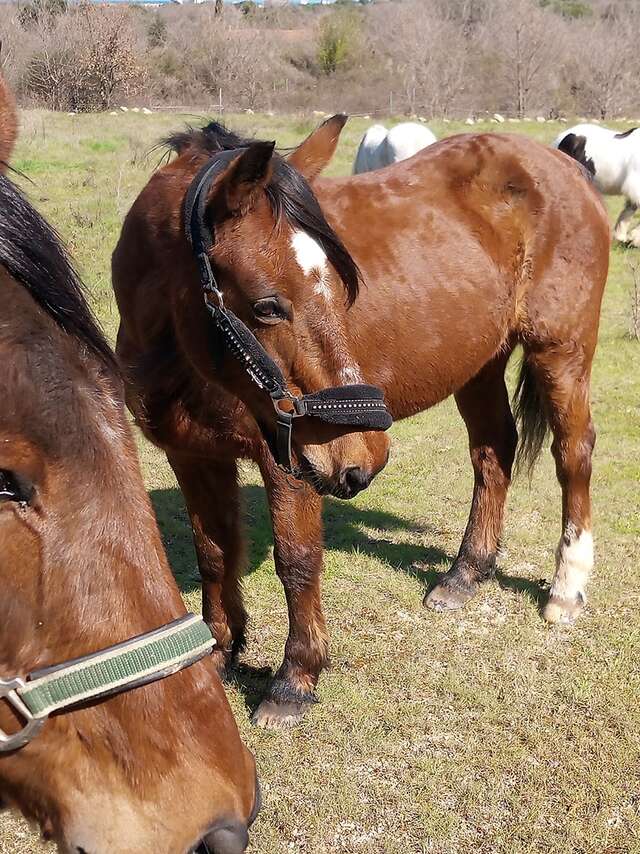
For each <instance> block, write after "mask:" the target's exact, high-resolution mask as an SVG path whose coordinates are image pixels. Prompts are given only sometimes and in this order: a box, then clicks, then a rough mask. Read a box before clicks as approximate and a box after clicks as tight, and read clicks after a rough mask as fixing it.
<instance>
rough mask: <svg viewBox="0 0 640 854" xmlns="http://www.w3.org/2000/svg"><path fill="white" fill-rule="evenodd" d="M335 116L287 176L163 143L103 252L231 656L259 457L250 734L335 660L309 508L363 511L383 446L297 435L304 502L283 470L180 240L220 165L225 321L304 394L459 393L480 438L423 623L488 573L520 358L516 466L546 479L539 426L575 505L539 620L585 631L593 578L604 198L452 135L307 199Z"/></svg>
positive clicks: (502, 150)
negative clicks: (186, 204) (260, 572)
mask: <svg viewBox="0 0 640 854" xmlns="http://www.w3.org/2000/svg"><path fill="white" fill-rule="evenodd" d="M344 121H345V118H344V117H340V116H336V117H334V118H333V119H330V120H328V121H327V122H325V124H324V125H322V126H321V127H320V128H319V129H318V130H316V131H315V132H314V133H312V134H311V136H310V137H308V138H307V139H306V140H305V141H304V142H303V143H302V144H301V145H300V146H299V147H298V148H297V149H296V150H295V151H294V152H293V153H292V154H291V156H290V157H289V158H288V160H286V161H285V160H283V159H282V158H281V157H279V156H278V155H277V154H274V153H273V144H265V143H261V142H252V141H250V140H243V139H240V138H238V137H237V136H235V135H234V134H232V133H230V132H229V131H227V130H225V129H224V128H222V127H221V126H220V125H217V124H215V123H213V124H210V125H209V126H207V127H206V128H204V129H202V130H189V131H187V132H185V133H183V134H178V135H176V136H174V137H173V138H172V139H170V140H169V144H170V146H171V148H172V149H173V150H174V151H175V152H176V153H177V155H178V156H177V158H176V159H174V160H173V161H172V162H170V163H169V164H167V165H166V166H164V167H163V168H162V169H160V170H159V171H157V172H156V174H154V175H153V177H152V178H151V180H150V181H149V183H148V184H147V186H146V188H145V189H144V190H143V191H142V193H141V194H140V196H139V197H138V199H137V201H136V202H135V203H134V205H133V208H132V210H131V211H130V213H129V215H128V216H127V219H126V221H125V223H124V227H123V231H122V235H121V238H120V241H119V243H118V246H117V248H116V251H115V253H114V257H113V280H114V286H115V291H116V296H117V300H118V305H119V308H120V313H121V316H122V322H121V326H120V332H119V337H118V348H117V351H118V354H119V356H120V359H121V361H122V364H123V365H124V366H125V369H126V371H127V374H128V378H129V389H128V400H129V403H130V406H131V408H132V409H133V411H134V412H135V414H136V416H137V420H138V423H139V424H140V425H141V427H142V429H143V430H144V432H145V434H146V435H147V436H148V437H149V438H151V439H152V440H153V441H154V442H155V443H157V444H158V445H160V446H161V447H163V448H164V449H165V450H166V452H167V455H168V458H169V462H170V463H171V465H172V467H173V469H174V471H175V473H176V476H177V478H178V481H179V483H180V486H181V488H182V490H183V492H184V495H185V498H186V501H187V505H188V509H189V513H190V515H191V520H192V523H193V531H194V538H195V545H196V550H197V555H198V562H199V567H200V572H201V575H202V579H203V592H204V614H205V617H206V619H207V621H208V622H209V624H210V625H211V627H212V630H213V631H214V633H215V635H216V637H217V639H218V641H219V644H220V649H221V650H223V651H224V654H225V655H226V656H232V655H233V653H234V652H235V651H236V650H237V649H238V648H239V647H240V646H241V644H242V640H243V632H244V627H245V619H246V617H245V612H244V609H243V606H242V600H241V594H240V589H239V576H240V562H241V552H242V548H241V535H240V529H239V522H238V513H239V510H238V505H239V500H238V487H237V478H238V470H237V459H238V458H241V457H245V458H247V457H248V458H250V459H252V460H255V461H256V462H257V463H258V465H259V467H260V470H261V473H262V476H263V478H264V482H265V487H266V490H267V495H268V498H269V504H270V510H271V517H272V523H273V532H274V540H275V553H274V554H275V562H276V570H277V573H278V575H279V576H280V578H281V580H282V582H283V584H284V588H285V593H286V597H287V603H288V608H289V620H290V632H289V638H288V640H287V644H286V649H285V657H284V662H283V664H282V666H281V668H280V670H279V671H278V673H277V675H276V678H275V680H274V682H273V685H272V687H271V691H270V694H269V696H268V697H267V698H266V699H265V700H264V701H263V703H262V704H261V706H260V707H259V708H258V710H257V712H256V715H255V720H256V722H258V723H259V724H261V725H271V726H279V725H284V724H288V723H291V722H293V721H295V720H297V719H298V718H299V717H300V715H301V714H303V712H304V711H305V708H306V707H307V706H308V704H309V703H310V702H312V701H313V699H314V694H313V692H314V688H315V685H316V682H317V679H318V675H319V673H320V671H321V669H322V667H323V665H324V664H325V661H326V655H327V633H326V629H325V622H324V618H323V614H322V610H321V603H320V588H319V584H320V581H319V579H320V571H321V565H322V526H321V498H320V495H321V494H323V493H332V494H334V495H338V496H340V497H348V496H350V495H353V494H355V492H357V491H358V490H359V489H361V488H363V487H364V486H366V485H367V484H368V482H369V481H370V480H371V478H372V477H373V476H374V475H375V474H376V473H377V472H378V471H379V470H380V469H381V468H382V467H383V466H384V464H385V462H386V459H387V452H388V447H387V440H386V438H385V437H384V435H383V434H372V433H355V434H351V435H344V436H342V437H339V438H335V439H334V440H332V441H327V440H328V439H330V438H331V437H329V436H327V435H326V433H324V432H322V431H321V430H320V429H318V428H317V427H314V425H313V423H312V422H311V420H310V419H305V418H302V419H301V422H300V423H301V426H299V427H298V425H297V424H296V426H295V427H294V430H293V434H294V449H295V453H296V454H297V458H298V460H299V461H300V476H301V477H302V478H303V479H304V481H305V483H303V484H301V483H299V482H298V483H296V482H294V481H293V480H292V479H291V478H290V477H287V476H286V475H285V474H284V473H282V472H281V471H280V470H279V468H278V467H277V466H276V465H275V464H274V460H273V458H272V455H271V454H270V453H269V447H273V445H274V441H273V431H274V429H275V428H274V413H273V407H272V406H271V405H270V402H269V399H268V395H266V394H265V393H264V391H261V390H260V389H259V388H257V386H256V385H255V384H252V383H251V382H249V381H248V380H247V378H246V376H245V374H243V372H242V371H241V370H240V369H239V368H238V367H237V363H236V360H234V359H233V358H227V357H226V356H225V357H223V358H222V359H221V358H220V355H219V352H218V350H219V345H220V342H219V340H218V336H216V333H215V332H214V330H213V327H212V324H211V322H210V319H209V317H208V314H207V312H206V311H205V309H204V308H203V305H202V298H201V295H200V293H199V287H198V272H197V267H196V265H195V262H194V259H193V256H192V254H191V252H190V249H189V245H188V242H187V240H186V239H185V234H184V228H185V223H184V222H183V217H182V215H181V211H182V208H183V200H184V197H185V194H186V193H187V190H188V188H189V186H190V184H191V183H192V181H193V179H194V176H195V175H196V173H197V172H198V170H200V169H201V168H202V166H203V164H206V163H207V162H208V161H209V159H212V162H215V161H216V160H220V162H219V163H218V177H217V180H216V181H215V182H214V184H213V186H212V187H211V189H210V190H209V194H208V198H207V205H206V211H205V212H206V217H207V220H206V221H207V227H208V228H209V230H210V232H211V234H212V236H213V239H214V245H213V248H212V250H211V252H210V261H211V265H212V267H213V269H214V271H215V275H216V277H217V280H218V283H219V287H220V288H221V290H222V292H223V294H224V300H225V303H226V304H227V305H229V306H231V308H232V309H233V312H234V313H235V314H236V315H237V316H239V317H240V318H241V319H242V320H243V321H244V323H245V324H246V325H247V326H249V327H250V329H251V330H252V331H253V333H254V334H255V335H256V336H257V337H258V339H259V340H260V342H261V344H262V345H263V347H264V348H265V349H266V350H267V352H268V354H269V355H270V356H271V358H272V359H273V360H275V361H276V362H277V364H278V366H279V367H280V369H281V370H282V372H283V374H284V376H285V377H286V380H287V383H288V384H289V386H290V387H291V388H292V389H294V390H296V391H297V390H299V391H301V392H304V393H308V392H313V391H315V390H317V389H319V388H322V387H324V386H326V385H330V384H332V383H339V382H342V383H352V382H361V381H363V380H364V381H367V382H371V383H375V384H377V385H378V386H380V387H382V389H383V390H384V393H385V399H386V402H387V404H388V406H389V408H390V410H391V412H392V414H393V416H394V417H395V418H405V417H407V416H410V415H413V414H415V413H417V412H420V411H421V410H424V409H426V408H428V407H430V406H433V405H434V404H436V403H438V402H439V401H441V400H443V399H444V398H446V397H448V396H449V395H451V394H454V395H455V398H456V402H457V404H458V408H459V410H460V413H461V415H462V417H463V419H464V421H465V424H466V426H467V429H468V432H469V444H470V453H471V462H472V465H473V469H474V473H475V485H474V490H473V500H472V506H471V514H470V518H469V522H468V525H467V529H466V532H465V534H464V538H463V541H462V545H461V548H460V552H459V554H458V556H457V558H456V560H455V562H454V564H453V566H452V568H451V570H450V571H449V573H447V575H446V577H445V578H444V579H443V580H442V582H441V583H440V584H439V585H438V586H437V587H436V588H435V589H434V590H432V591H431V592H430V593H429V594H428V596H427V597H426V599H425V602H426V604H427V605H429V606H431V607H433V608H435V609H437V610H445V609H453V608H459V607H461V606H462V605H463V604H464V603H465V602H467V600H469V599H470V598H471V596H473V594H474V593H475V592H476V590H477V589H478V586H479V584H480V582H482V581H483V580H485V579H487V578H490V577H491V576H492V575H493V573H494V572H495V560H496V551H497V548H498V541H499V537H500V532H501V526H502V517H503V508H504V503H505V498H506V494H507V489H508V486H509V483H510V479H511V471H512V465H513V461H514V456H515V452H516V445H517V441H518V436H517V432H516V426H515V420H514V417H513V415H512V412H511V407H510V404H509V398H508V394H507V389H506V386H505V381H504V373H505V367H506V365H507V362H508V360H509V358H510V356H511V354H512V353H513V351H514V348H515V347H516V346H517V345H521V346H522V347H523V349H524V359H523V364H522V369H521V375H520V384H519V388H518V394H517V399H516V415H517V416H518V417H519V420H520V423H521V432H522V435H521V447H520V453H521V454H522V456H523V458H524V459H525V460H526V461H528V462H533V460H534V459H535V457H536V455H537V453H538V451H539V450H540V447H541V445H542V442H543V439H544V435H545V432H546V429H547V427H550V428H551V430H552V431H553V436H554V441H553V445H552V451H553V454H554V457H555V460H556V465H557V474H558V479H559V481H560V484H561V486H562V495H563V498H562V537H561V540H560V545H559V547H558V552H557V566H556V574H555V577H554V581H553V585H552V588H551V597H550V600H549V602H548V604H547V606H546V608H545V612H544V616H545V618H546V619H547V620H549V621H550V622H560V621H571V620H573V619H574V618H575V617H576V615H577V614H578V612H579V611H580V610H581V608H582V607H583V604H584V600H585V583H586V580H587V576H588V573H589V570H590V567H591V564H592V559H593V558H592V539H591V511H590V498H589V479H590V472H591V451H592V448H593V444H594V430H593V426H592V422H591V415H590V406H589V378H590V370H591V362H592V358H593V354H594V350H595V347H596V339H597V332H598V321H599V312H600V302H601V297H602V293H603V289H604V285H605V280H606V276H607V267H608V246H609V226H608V223H607V218H606V215H605V211H604V209H603V206H602V204H601V202H600V199H599V197H598V195H597V193H596V192H595V191H594V189H593V188H592V187H591V186H590V184H589V182H588V180H587V179H586V177H585V175H584V174H583V173H582V171H581V169H580V167H579V166H578V165H577V164H576V163H575V162H573V161H571V160H569V158H567V157H565V156H563V155H562V154H559V153H558V152H555V151H552V150H550V149H548V148H546V147H544V146H542V145H540V144H538V143H535V142H533V141H531V140H528V139H526V138H522V137H515V136H507V135H493V134H483V135H464V136H457V137H452V138H450V139H446V140H444V141H442V142H439V143H437V144H434V145H433V146H430V147H429V148H428V149H426V150H425V151H423V152H421V153H419V154H418V155H416V156H415V157H413V158H412V159H410V160H407V161H405V162H403V163H400V164H397V165H395V166H392V167H389V168H387V169H383V170H381V171H377V172H373V173H369V174H365V175H360V176H356V177H349V178H344V179H337V180H316V179H317V176H318V175H319V173H320V172H321V170H322V169H323V168H324V167H325V165H326V164H327V163H328V161H329V160H330V158H331V156H332V154H333V152H334V150H335V147H336V145H337V141H338V137H339V133H340V130H341V128H342V126H343V125H344ZM225 150H226V151H227V152H228V151H233V152H235V153H234V154H228V153H227V154H224V155H223V154H222V153H221V152H223V151H225ZM221 158H222V159H221ZM223 160H224V162H222V161H223ZM325 217H326V219H325ZM338 235H339V236H338ZM345 247H346V249H347V250H348V253H349V254H348V255H345V252H344V249H345ZM349 256H350V257H349ZM351 259H353V261H355V263H356V264H357V267H354V265H353V263H350V261H351ZM359 281H361V282H363V283H364V284H362V285H361V287H360V293H359V296H358V295H357V288H358V284H359ZM356 297H357V298H356ZM296 431H297V432H296ZM221 655H222V653H221ZM221 664H222V661H221Z"/></svg>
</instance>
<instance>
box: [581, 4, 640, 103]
mask: <svg viewBox="0 0 640 854" xmlns="http://www.w3.org/2000/svg"><path fill="white" fill-rule="evenodd" d="M638 38H640V27H639V26H638V22H637V20H633V19H628V20H625V22H624V23H622V22H619V21H617V20H616V21H608V20H600V21H596V22H595V23H592V22H586V23H582V24H580V25H579V26H576V28H575V29H574V30H573V31H572V35H571V41H570V43H573V47H574V50H573V51H572V54H573V55H574V56H576V57H579V59H577V60H575V61H573V62H570V63H569V64H568V68H567V72H566V73H567V77H568V79H569V81H570V86H571V91H572V94H573V95H574V98H575V102H576V106H577V107H578V111H579V112H581V113H585V114H587V115H592V116H597V117H598V118H600V119H606V118H610V117H611V116H613V115H615V114H616V113H619V112H620V111H621V110H623V109H624V108H625V105H628V104H630V103H632V100H633V101H635V102H636V103H637V101H636V98H635V89H636V82H637V79H638V74H639V73H640V61H639V60H638V57H637V45H638Z"/></svg>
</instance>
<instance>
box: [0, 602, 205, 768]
mask: <svg viewBox="0 0 640 854" xmlns="http://www.w3.org/2000/svg"><path fill="white" fill-rule="evenodd" d="M214 646H215V640H214V638H213V637H212V635H211V631H210V630H209V627H208V626H207V624H206V623H205V622H204V620H203V619H202V617H197V616H196V615H195V614H187V615H186V616H184V617H179V618H178V619H177V620H174V621H173V622H171V623H167V624H166V625H164V626H161V627H160V628H159V629H154V630H153V631H151V632H146V633H145V634H142V635H138V636H137V637H135V638H130V639H129V640H127V641H124V642H123V643H119V644H116V645H115V646H110V647H107V649H103V650H101V651H100V652H95V653H92V654H91V655H85V656H83V657H82V658H76V659H74V660H73V661H65V662H64V663H63V664H56V665H54V666H53V667H47V668H46V669H44V670H38V671H34V672H33V673H30V674H29V675H28V676H27V677H26V679H22V678H20V677H17V676H16V677H14V678H12V679H2V678H0V700H5V701H6V702H7V703H8V704H9V706H11V708H12V709H13V711H14V712H15V713H16V715H17V716H18V717H19V718H20V719H21V720H22V721H23V722H24V723H23V727H22V729H21V730H20V731H19V732H16V733H11V734H9V733H5V732H3V731H2V730H1V729H0V754H2V753H9V752H10V751H12V750H18V748H20V747H24V746H25V744H28V743H29V742H30V741H31V739H33V738H35V736H36V735H38V733H39V732H40V730H41V729H42V727H43V726H44V724H45V722H46V720H47V718H48V717H49V716H50V715H52V714H53V713H54V712H59V711H62V710H64V709H68V708H69V707H71V706H77V705H78V704H80V703H86V702H89V701H90V700H97V699H102V698H104V697H109V696H111V695H113V694H120V693H122V692H124V691H130V690H131V689H132V688H140V687H141V686H142V685H148V684H149V683H150V682H157V681H158V680H159V679H164V678H165V677H166V676H170V675H171V674H172V673H177V672H178V671H179V670H183V669H184V668H185V667H189V666H190V665H192V664H195V662H196V661H199V660H200V659H201V658H203V657H204V656H205V655H207V653H210V652H211V650H212V649H213V647H214Z"/></svg>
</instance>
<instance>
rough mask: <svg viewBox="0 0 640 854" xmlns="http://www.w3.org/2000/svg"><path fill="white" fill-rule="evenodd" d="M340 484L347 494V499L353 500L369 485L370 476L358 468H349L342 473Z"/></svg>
mask: <svg viewBox="0 0 640 854" xmlns="http://www.w3.org/2000/svg"><path fill="white" fill-rule="evenodd" d="M340 482H341V484H342V486H343V488H344V490H345V492H346V493H347V497H348V498H353V496H354V495H357V494H358V493H359V492H362V490H363V489H366V488H367V486H369V484H370V483H371V475H369V474H367V472H365V470H364V469H361V468H360V466H350V467H349V468H348V469H345V470H344V471H343V472H342V475H341V477H340Z"/></svg>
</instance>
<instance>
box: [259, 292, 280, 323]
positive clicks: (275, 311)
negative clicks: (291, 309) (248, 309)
mask: <svg viewBox="0 0 640 854" xmlns="http://www.w3.org/2000/svg"><path fill="white" fill-rule="evenodd" d="M284 302H285V301H284V300H281V299H280V298H279V297H277V296H276V297H265V298H264V299H259V300H257V302H254V304H253V313H254V314H255V316H256V319H257V320H259V321H260V323H269V324H274V323H280V321H281V320H286V319H287V318H288V317H289V313H288V311H287V306H286V305H285V304H284Z"/></svg>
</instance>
